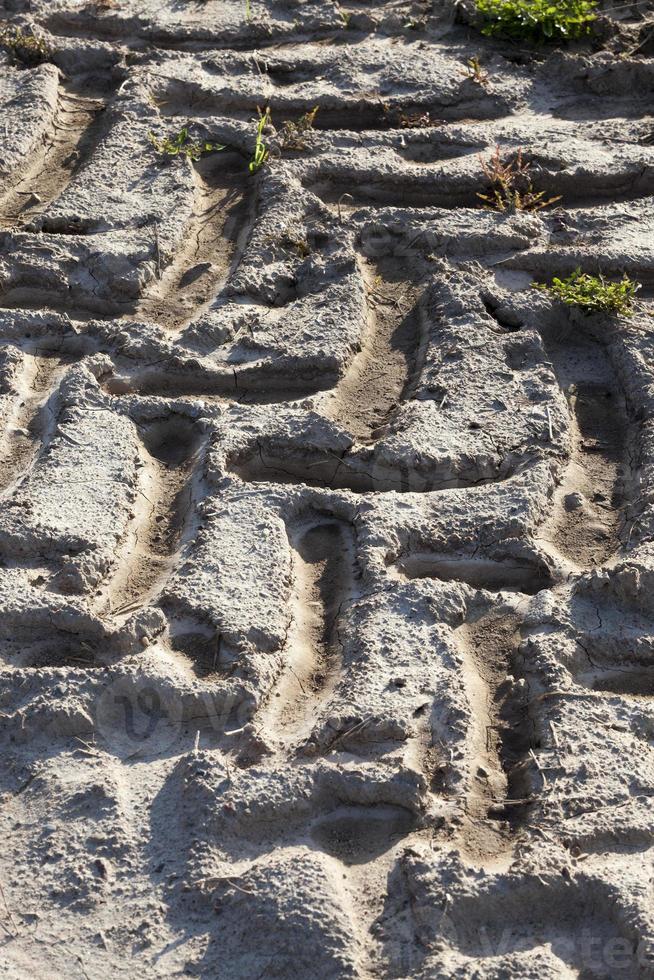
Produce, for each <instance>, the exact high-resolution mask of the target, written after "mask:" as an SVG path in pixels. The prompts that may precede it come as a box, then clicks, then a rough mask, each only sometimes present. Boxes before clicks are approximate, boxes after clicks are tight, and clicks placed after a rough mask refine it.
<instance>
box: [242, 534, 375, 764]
mask: <svg viewBox="0 0 654 980" xmlns="http://www.w3.org/2000/svg"><path fill="white" fill-rule="evenodd" d="M289 545H290V548H291V552H292V567H293V582H294V591H293V598H292V600H291V625H290V628H289V632H288V636H287V641H286V644H285V647H284V651H283V653H282V657H283V660H284V663H283V666H282V671H281V673H280V677H279V680H278V682H277V685H276V688H275V690H274V691H273V692H272V695H271V697H270V699H269V701H268V703H267V705H266V706H265V708H264V709H263V712H262V715H261V716H260V719H259V721H258V723H257V724H258V727H259V728H261V729H262V730H264V731H265V733H266V735H267V736H271V737H272V739H273V740H274V741H276V742H278V743H279V744H280V745H283V746H284V747H285V751H286V752H288V751H289V750H291V751H293V750H297V749H300V748H302V746H303V745H305V744H306V742H307V740H308V739H309V738H310V735H311V732H312V730H313V728H314V725H315V723H316V721H317V720H318V718H319V717H320V714H321V712H322V710H323V709H324V708H325V707H326V705H327V704H328V703H329V700H330V698H331V696H332V694H333V692H334V690H335V688H336V685H337V684H338V681H339V679H340V676H341V671H342V644H341V640H340V635H339V623H340V618H341V614H342V609H343V605H344V604H345V603H347V602H349V601H351V600H352V598H353V596H354V579H355V566H356V561H355V557H354V532H353V530H352V528H351V526H350V525H349V524H346V523H345V522H344V521H341V520H339V519H337V518H334V517H328V518H327V517H326V518H325V519H324V520H320V521H319V522H318V523H312V524H311V525H310V526H307V524H306V523H303V524H302V525H301V526H300V527H298V528H296V529H294V530H292V531H289Z"/></svg>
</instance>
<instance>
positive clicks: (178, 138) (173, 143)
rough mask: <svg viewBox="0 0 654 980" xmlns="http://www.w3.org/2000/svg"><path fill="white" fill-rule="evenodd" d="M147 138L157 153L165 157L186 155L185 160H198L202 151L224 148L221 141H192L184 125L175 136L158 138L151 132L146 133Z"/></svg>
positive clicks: (215, 150) (214, 150)
mask: <svg viewBox="0 0 654 980" xmlns="http://www.w3.org/2000/svg"><path fill="white" fill-rule="evenodd" d="M148 139H149V140H150V142H151V143H152V145H153V146H154V148H155V150H157V152H158V153H161V154H163V156H166V157H180V156H182V157H186V159H187V160H199V159H200V157H201V156H202V155H203V154H204V153H214V152H217V151H219V150H224V149H225V147H224V146H223V145H222V144H221V143H209V142H207V141H206V140H201V141H198V140H196V141H195V142H193V141H192V140H190V139H189V135H188V129H187V128H186V126H185V127H184V128H183V129H180V131H179V133H177V134H176V135H175V136H172V137H171V136H164V138H163V139H159V138H158V137H157V136H155V134H154V133H153V132H149V133H148Z"/></svg>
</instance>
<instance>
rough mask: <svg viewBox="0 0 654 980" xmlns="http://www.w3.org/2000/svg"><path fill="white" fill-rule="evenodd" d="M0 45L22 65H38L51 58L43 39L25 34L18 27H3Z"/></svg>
mask: <svg viewBox="0 0 654 980" xmlns="http://www.w3.org/2000/svg"><path fill="white" fill-rule="evenodd" d="M0 44H1V45H2V46H3V47H4V48H6V49H7V50H8V51H10V52H11V53H12V54H13V55H14V57H15V58H17V59H18V60H19V61H22V63H23V64H24V65H40V64H41V63H42V62H44V61H47V60H48V59H49V58H50V57H51V56H52V48H51V47H50V46H49V44H48V43H47V41H46V40H45V39H44V38H42V37H38V36H37V35H36V34H27V33H26V32H24V31H22V30H21V29H20V27H14V28H11V27H5V28H4V29H3V30H2V31H1V32H0Z"/></svg>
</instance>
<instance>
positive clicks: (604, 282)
mask: <svg viewBox="0 0 654 980" xmlns="http://www.w3.org/2000/svg"><path fill="white" fill-rule="evenodd" d="M534 288H535V289H544V290H547V292H549V293H551V294H552V295H553V296H555V297H556V298H557V299H559V300H561V302H562V303H567V305H568V306H578V307H580V309H582V310H584V312H586V313H619V314H621V315H622V316H631V314H632V312H633V301H634V298H635V296H636V293H637V292H638V290H639V289H640V283H638V282H634V281H633V280H632V279H630V278H629V277H628V276H627V275H623V277H622V279H621V280H620V281H619V282H611V280H610V279H605V278H604V276H603V275H601V273H600V275H599V276H590V275H587V273H585V272H582V271H581V269H575V271H574V272H572V273H570V275H569V276H567V277H566V278H565V279H559V278H557V277H556V276H555V277H554V278H553V279H552V282H551V283H549V284H548V283H540V282H539V283H534Z"/></svg>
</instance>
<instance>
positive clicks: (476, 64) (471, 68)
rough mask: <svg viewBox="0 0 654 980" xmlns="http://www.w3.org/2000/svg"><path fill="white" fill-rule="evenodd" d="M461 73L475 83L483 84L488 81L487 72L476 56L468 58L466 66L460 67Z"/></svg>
mask: <svg viewBox="0 0 654 980" xmlns="http://www.w3.org/2000/svg"><path fill="white" fill-rule="evenodd" d="M461 74H462V75H465V77H466V78H469V79H471V81H473V82H476V83H477V85H481V86H484V85H486V83H487V82H488V74H487V73H486V72H485V71H484V69H483V68H482V67H481V62H480V60H479V58H477V57H473V58H468V60H467V61H466V67H465V68H462V69H461Z"/></svg>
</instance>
